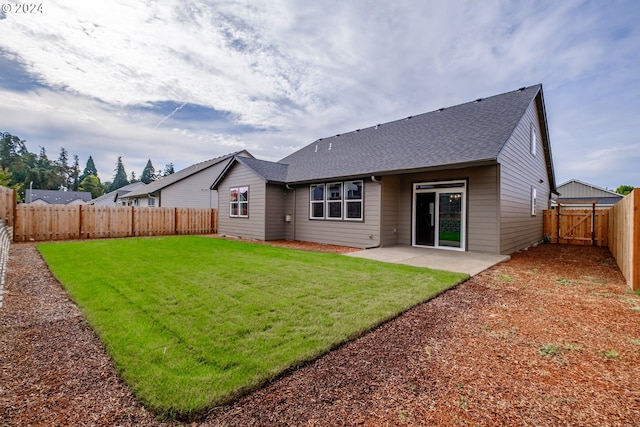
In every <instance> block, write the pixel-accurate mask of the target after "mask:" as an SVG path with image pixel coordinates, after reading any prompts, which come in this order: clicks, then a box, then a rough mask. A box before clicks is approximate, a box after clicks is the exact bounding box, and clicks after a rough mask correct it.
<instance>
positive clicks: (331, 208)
mask: <svg viewBox="0 0 640 427" xmlns="http://www.w3.org/2000/svg"><path fill="white" fill-rule="evenodd" d="M327 219H342V183H341V182H336V183H333V184H327Z"/></svg>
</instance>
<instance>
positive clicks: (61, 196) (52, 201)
mask: <svg viewBox="0 0 640 427" xmlns="http://www.w3.org/2000/svg"><path fill="white" fill-rule="evenodd" d="M90 201H91V193H90V192H88V191H63V190H32V189H28V190H26V191H25V203H33V204H36V205H85V204H87V203H89V202H90Z"/></svg>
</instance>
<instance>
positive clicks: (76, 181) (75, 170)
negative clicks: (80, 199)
mask: <svg viewBox="0 0 640 427" xmlns="http://www.w3.org/2000/svg"><path fill="white" fill-rule="evenodd" d="M69 177H70V178H71V190H73V191H78V187H79V186H80V158H79V157H78V155H77V154H74V155H73V166H72V167H71V174H70V175H69Z"/></svg>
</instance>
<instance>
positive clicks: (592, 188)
mask: <svg viewBox="0 0 640 427" xmlns="http://www.w3.org/2000/svg"><path fill="white" fill-rule="evenodd" d="M568 186H577V187H583V190H582V192H583V194H584V198H588V197H591V195H594V196H597V197H615V198H617V199H622V197H623V196H622V194H618V193H616V192H615V191H611V190H607V189H606V188H602V187H598V186H597V185H593V184H589V183H587V182H584V181H580V180H579V179H570V180H569V181H567V182H564V183H562V184H560V185H558V192H559V193H560V196H561V197H562V188H563V187H568ZM580 197H583V196H582V195H581V196H580Z"/></svg>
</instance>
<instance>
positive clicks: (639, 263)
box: [629, 188, 640, 291]
mask: <svg viewBox="0 0 640 427" xmlns="http://www.w3.org/2000/svg"><path fill="white" fill-rule="evenodd" d="M631 197H632V198H633V199H632V201H633V206H632V207H631V230H632V232H631V260H630V262H631V277H630V278H629V279H630V280H629V283H630V284H631V289H633V290H634V291H638V290H640V188H636V189H635V190H633V194H632V196H631Z"/></svg>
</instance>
